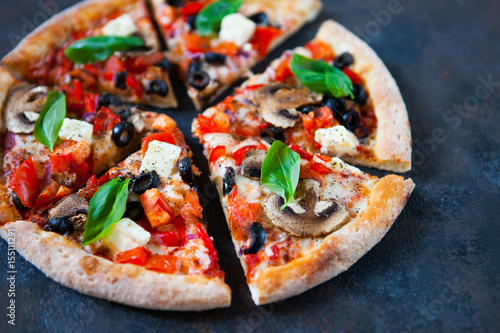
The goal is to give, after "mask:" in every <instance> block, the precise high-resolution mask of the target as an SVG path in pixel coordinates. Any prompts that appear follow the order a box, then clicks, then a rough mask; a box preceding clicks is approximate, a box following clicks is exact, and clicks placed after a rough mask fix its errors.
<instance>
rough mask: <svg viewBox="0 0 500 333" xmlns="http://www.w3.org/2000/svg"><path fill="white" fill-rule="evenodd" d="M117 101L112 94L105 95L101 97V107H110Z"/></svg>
mask: <svg viewBox="0 0 500 333" xmlns="http://www.w3.org/2000/svg"><path fill="white" fill-rule="evenodd" d="M115 101H116V98H115V96H113V95H111V94H110V93H104V94H102V95H101V97H99V105H100V106H105V107H108V106H110V105H111V104H113V103H114V102H115Z"/></svg>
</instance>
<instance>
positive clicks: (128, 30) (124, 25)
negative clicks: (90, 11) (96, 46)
mask: <svg viewBox="0 0 500 333" xmlns="http://www.w3.org/2000/svg"><path fill="white" fill-rule="evenodd" d="M101 31H102V33H103V34H104V35H106V36H122V37H123V36H129V35H132V34H133V33H136V32H137V26H136V25H135V23H134V19H133V18H132V16H130V14H123V15H122V16H120V17H117V18H115V19H114V20H111V21H109V22H108V23H107V24H106V25H105V26H104V27H102V29H101Z"/></svg>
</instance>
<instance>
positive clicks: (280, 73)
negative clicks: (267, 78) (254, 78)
mask: <svg viewBox="0 0 500 333" xmlns="http://www.w3.org/2000/svg"><path fill="white" fill-rule="evenodd" d="M291 60H292V57H291V56H287V57H286V58H285V59H283V61H282V62H280V64H279V65H278V67H276V70H275V74H274V75H275V79H276V81H278V82H284V81H285V80H286V79H287V78H289V77H291V76H293V75H294V74H293V72H292V69H291V68H290V61H291Z"/></svg>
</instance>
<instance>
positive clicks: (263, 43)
mask: <svg viewBox="0 0 500 333" xmlns="http://www.w3.org/2000/svg"><path fill="white" fill-rule="evenodd" d="M279 35H281V30H280V29H276V28H273V27H257V28H255V33H254V37H253V38H252V40H251V43H252V44H254V46H255V48H256V49H257V52H258V53H259V55H260V56H264V55H266V53H267V51H268V50H269V46H270V45H271V43H272V41H273V40H274V39H275V38H276V37H278V36H279Z"/></svg>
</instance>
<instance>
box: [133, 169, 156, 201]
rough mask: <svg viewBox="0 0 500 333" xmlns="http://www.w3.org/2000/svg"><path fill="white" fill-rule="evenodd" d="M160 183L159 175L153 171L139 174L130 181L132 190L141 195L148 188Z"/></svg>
mask: <svg viewBox="0 0 500 333" xmlns="http://www.w3.org/2000/svg"><path fill="white" fill-rule="evenodd" d="M158 185H160V177H159V176H158V174H157V173H156V172H154V171H152V172H145V173H143V174H140V175H139V176H138V177H136V178H135V179H134V180H133V181H132V191H134V192H135V193H137V194H139V195H141V194H144V192H146V191H147V190H149V189H152V188H155V187H158Z"/></svg>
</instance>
